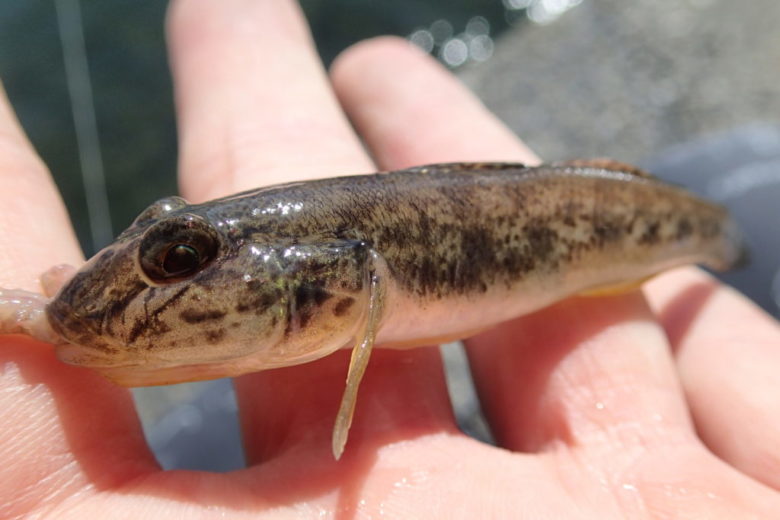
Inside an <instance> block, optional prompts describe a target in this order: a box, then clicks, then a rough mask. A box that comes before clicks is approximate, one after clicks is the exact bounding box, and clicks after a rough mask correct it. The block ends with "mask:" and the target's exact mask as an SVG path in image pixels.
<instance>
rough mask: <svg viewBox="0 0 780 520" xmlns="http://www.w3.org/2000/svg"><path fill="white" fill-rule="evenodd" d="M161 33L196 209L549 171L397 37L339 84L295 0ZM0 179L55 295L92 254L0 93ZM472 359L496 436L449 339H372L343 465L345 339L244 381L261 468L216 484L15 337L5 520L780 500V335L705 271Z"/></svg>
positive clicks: (13, 254)
mask: <svg viewBox="0 0 780 520" xmlns="http://www.w3.org/2000/svg"><path fill="white" fill-rule="evenodd" d="M168 30H169V42H170V52H171V57H172V63H173V74H174V78H175V82H176V101H177V106H178V111H179V128H180V131H181V161H180V171H179V175H180V184H181V187H182V192H183V194H184V195H185V196H186V197H188V198H189V199H191V200H192V201H202V200H205V199H208V198H212V197H216V196H220V195H225V194H228V193H232V192H236V191H239V190H242V189H247V188H251V187H255V186H260V185H266V184H272V183H277V182H283V181H290V180H297V179H302V178H315V177H325V176H332V175H335V174H345V173H361V172H367V171H372V170H375V169H377V168H381V169H396V168H402V167H406V166H410V165H413V164H420V163H430V162H440V161H480V160H519V161H526V162H529V163H531V162H536V161H537V159H536V157H535V156H534V155H533V154H532V153H531V152H530V151H529V150H528V149H527V148H526V147H524V146H523V145H522V143H521V142H520V141H519V140H518V139H517V138H516V137H515V136H513V135H512V134H511V133H510V132H508V131H507V130H506V128H504V127H503V126H502V125H501V124H500V123H499V122H498V121H497V120H496V118H495V117H493V116H492V115H491V114H489V113H488V112H487V111H486V110H485V109H484V108H483V107H482V106H481V105H480V104H479V103H478V102H477V101H476V100H475V99H474V98H473V96H472V95H471V94H470V93H468V92H467V91H466V90H465V89H464V88H463V87H462V86H460V85H459V84H458V83H457V82H456V81H455V80H454V79H453V78H452V77H450V76H449V75H448V74H447V73H446V72H445V71H443V70H442V69H441V68H439V66H437V65H436V64H435V63H433V61H432V60H431V59H429V58H428V57H426V56H424V55H422V54H421V53H419V52H417V51H415V50H414V49H412V48H410V47H409V46H407V45H406V44H405V43H404V42H402V41H398V40H392V39H379V40H373V41H369V42H365V43H362V44H359V45H357V46H355V47H353V48H351V49H349V50H347V51H346V52H345V53H344V54H343V55H342V56H341V57H340V58H339V59H338V60H337V62H336V63H335V64H334V66H333V67H332V69H331V71H330V75H329V76H328V75H326V74H325V73H324V72H323V70H322V68H321V65H320V64H319V62H318V60H317V58H316V55H315V53H314V51H313V48H312V45H311V42H310V39H309V38H310V37H309V35H308V32H307V28H306V25H305V22H304V20H303V18H302V17H301V15H300V12H299V11H298V8H297V6H295V5H294V4H292V3H291V2H287V1H275V2H257V1H247V0H229V1H223V2H213V1H210V0H181V1H177V2H174V4H173V6H172V8H171V12H170V15H169V19H168ZM339 102H340V104H341V106H340V105H339ZM347 117H349V118H350V119H351V120H352V121H353V123H354V126H355V129H356V130H353V129H352V128H351V127H350V125H349V124H348V123H347ZM356 132H357V133H356ZM358 134H359V135H360V136H362V138H363V139H364V141H365V143H366V145H367V148H368V152H366V150H365V149H364V147H362V146H361V144H360V141H359V138H358ZM604 152H605V154H608V153H609V150H605V151H604ZM369 153H370V155H369ZM551 159H552V158H551ZM0 176H1V177H2V180H1V181H0V182H1V183H2V186H3V189H2V190H0V207H2V208H3V212H2V213H0V242H2V243H3V244H5V245H6V246H5V247H3V248H0V287H21V288H25V289H29V290H40V287H39V284H38V277H39V275H40V273H42V272H43V271H45V270H46V269H47V268H49V267H50V266H51V265H52V264H56V263H71V264H76V265H77V264H79V263H80V262H81V261H82V258H81V255H80V252H79V249H78V246H77V244H76V242H75V239H74V236H73V233H72V232H71V230H70V225H69V223H68V220H67V216H66V213H65V211H64V209H63V207H62V204H61V202H60V200H59V197H58V195H57V193H56V190H55V188H54V186H53V184H52V182H51V180H50V178H49V175H48V173H47V171H46V169H45V167H44V165H43V164H42V163H41V162H40V160H39V159H38V158H37V157H36V156H35V154H34V151H33V149H32V148H31V147H30V145H29V143H28V142H27V141H26V139H25V137H24V136H23V134H22V132H21V129H20V128H19V125H18V123H17V122H16V120H15V118H14V116H13V113H12V111H11V108H10V107H9V105H8V103H7V101H5V100H3V102H2V104H0ZM139 209H140V208H139ZM467 348H468V354H469V359H470V361H471V364H472V370H473V372H474V377H475V381H476V385H477V388H478V391H479V394H480V397H481V400H482V403H483V407H484V408H485V412H486V415H487V419H488V421H489V422H490V425H491V427H492V429H493V431H494V433H495V436H496V439H497V441H498V443H499V447H492V446H487V445H484V444H481V443H479V442H477V441H475V440H472V439H470V438H468V437H466V436H465V435H463V434H462V433H460V432H459V431H458V429H457V427H456V425H455V423H454V420H453V416H452V413H451V412H450V407H449V403H448V398H447V394H446V388H445V384H444V380H443V375H442V367H441V360H440V358H439V354H438V351H437V350H436V349H434V348H418V349H414V350H409V351H392V350H383V349H381V348H380V349H377V351H376V352H375V353H374V355H373V358H372V360H371V363H370V366H369V368H368V371H367V373H366V376H365V379H364V381H363V384H362V386H361V392H360V396H359V400H358V407H357V411H356V415H355V419H354V423H353V426H352V430H351V433H350V443H349V445H348V447H347V450H346V452H345V453H344V456H343V457H342V459H341V460H340V461H339V462H336V461H335V460H333V457H332V455H331V452H330V435H331V428H332V425H333V423H332V421H333V417H334V414H335V411H336V409H337V407H338V403H339V399H340V396H341V393H342V391H343V388H344V377H345V374H346V368H347V364H348V356H349V352H346V351H343V352H339V353H337V354H336V355H332V356H329V357H327V358H325V359H323V360H321V361H317V362H314V363H310V364H307V365H303V366H299V367H292V368H286V369H280V370H273V371H267V372H262V373H258V374H252V375H248V376H244V377H241V378H239V379H238V380H237V381H236V383H237V384H236V386H237V392H238V399H239V404H240V414H241V422H242V427H243V435H244V443H245V448H246V453H247V457H248V464H249V467H248V468H247V469H245V470H242V471H237V472H233V473H229V474H209V473H202V472H190V471H167V472H164V471H161V470H160V469H159V467H158V466H157V464H156V462H155V461H154V458H153V457H152V455H151V454H150V452H149V449H148V447H147V446H146V444H145V442H144V439H143V436H142V433H141V430H140V426H139V422H138V418H137V416H136V414H135V411H134V409H133V406H132V403H131V400H130V396H129V393H128V392H127V391H126V390H125V389H122V388H119V387H117V386H114V385H113V384H111V383H109V382H108V381H105V380H104V379H102V378H101V376H99V375H97V374H96V373H94V372H92V371H90V370H88V369H83V368H76V367H71V366H66V365H63V364H61V363H60V362H58V361H57V360H56V359H55V357H54V355H53V350H52V348H51V347H50V346H49V345H46V344H43V343H38V342H35V341H33V340H29V339H25V338H23V337H20V336H16V337H2V338H0V425H2V427H0V462H1V463H0V517H3V518H14V517H21V516H25V515H34V516H36V517H43V518H57V519H67V518H169V517H170V518H182V517H183V515H187V516H186V517H187V518H250V517H251V518H265V517H269V518H292V517H303V518H306V517H313V516H315V515H318V514H322V515H323V516H321V517H323V518H340V519H345V518H370V517H377V516H380V514H385V515H386V516H387V517H401V518H472V517H474V515H475V514H479V515H480V516H481V517H485V518H488V517H496V518H508V517H513V518H522V517H527V518H591V517H592V518H599V519H604V518H626V517H630V518H656V517H660V518H666V517H676V516H679V517H686V518H687V517H701V518H750V517H758V518H770V517H772V516H773V515H774V516H776V515H777V514H778V511H780V494H779V493H778V489H780V442H778V439H780V378H779V377H777V374H778V373H780V330H779V329H778V325H777V323H776V322H775V321H774V320H772V319H771V318H769V317H768V316H766V315H765V314H764V313H762V312H761V311H760V310H758V309H757V308H756V307H755V306H754V305H752V304H751V303H750V302H749V301H747V300H746V299H745V298H744V297H742V296H741V295H739V294H737V293H736V292H734V291H733V290H731V289H729V288H727V287H724V286H722V285H720V284H718V283H717V282H715V281H713V280H712V279H710V278H709V277H707V276H705V275H704V274H702V273H701V272H699V271H697V270H695V269H692V268H691V269H682V270H678V271H675V272H671V273H667V274H665V275H663V276H661V277H659V278H658V279H657V280H655V281H652V282H651V283H650V284H648V285H646V286H645V289H644V291H643V292H640V291H635V292H630V293H626V294H622V295H616V296H612V297H606V298H578V299H571V300H568V301H565V302H562V303H560V304H558V305H555V306H554V307H552V308H549V309H546V310H544V311H541V312H538V313H535V314H533V315H531V316H528V317H525V318H521V319H517V320H514V321H512V322H511V323H507V324H505V325H504V326H501V327H498V328H495V329H493V330H490V331H487V332H484V333H482V334H480V335H479V336H477V337H475V338H473V339H471V340H469V341H468V342H467Z"/></svg>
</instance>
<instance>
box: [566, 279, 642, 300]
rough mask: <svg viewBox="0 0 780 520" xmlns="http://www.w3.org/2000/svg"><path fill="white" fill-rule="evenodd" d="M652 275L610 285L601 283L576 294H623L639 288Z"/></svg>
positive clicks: (597, 295) (587, 295) (589, 295)
mask: <svg viewBox="0 0 780 520" xmlns="http://www.w3.org/2000/svg"><path fill="white" fill-rule="evenodd" d="M652 277H653V276H646V277H644V278H640V279H639V280H630V281H627V282H620V283H616V284H612V285H602V286H599V287H594V288H592V289H587V290H585V291H582V292H581V293H577V296H585V297H588V298H590V297H596V298H597V297H599V296H614V295H616V294H624V293H627V292H631V291H633V290H636V289H639V288H640V287H641V286H642V284H643V283H645V282H646V281H648V280H649V279H650V278H652Z"/></svg>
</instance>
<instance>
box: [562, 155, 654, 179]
mask: <svg viewBox="0 0 780 520" xmlns="http://www.w3.org/2000/svg"><path fill="white" fill-rule="evenodd" d="M555 166H568V167H569V168H593V169H597V170H607V171H611V172H620V173H627V174H629V175H636V176H637V177H642V178H643V179H653V180H657V179H656V177H655V176H653V175H651V174H649V173H647V172H646V171H644V170H643V169H641V168H638V167H636V166H634V165H633V164H628V163H624V162H620V161H616V160H614V159H608V158H606V157H599V158H596V159H572V160H570V161H563V162H559V163H555Z"/></svg>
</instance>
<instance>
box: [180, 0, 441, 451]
mask: <svg viewBox="0 0 780 520" xmlns="http://www.w3.org/2000/svg"><path fill="white" fill-rule="evenodd" d="M169 22H170V23H169V30H170V40H171V47H172V51H171V52H172V58H173V60H172V61H173V63H174V75H175V83H176V91H177V101H178V105H179V107H180V109H181V113H182V114H181V118H180V126H181V133H182V136H181V140H182V154H183V157H182V165H181V172H182V184H183V187H184V188H185V189H186V191H187V192H188V193H190V194H192V196H193V197H194V198H195V199H202V198H206V197H210V196H215V195H221V194H225V193H228V192H231V191H235V190H237V189H242V188H248V187H252V186H260V185H263V184H270V183H273V182H279V181H289V180H299V179H306V178H312V177H318V176H332V175H340V174H347V173H360V172H366V171H371V170H373V165H372V164H371V161H370V159H369V158H368V156H367V155H366V154H365V152H364V150H363V148H362V145H361V144H360V142H359V140H358V139H357V138H356V137H355V135H354V134H353V132H352V130H351V128H350V126H349V124H348V122H347V120H346V118H345V117H344V115H343V113H342V112H341V110H340V108H339V106H338V102H337V100H336V99H335V97H334V95H333V93H332V91H331V88H330V85H329V84H328V81H327V78H326V76H325V75H324V73H323V69H322V66H321V64H320V63H319V61H318V59H317V57H316V53H315V52H314V50H313V46H312V43H311V39H310V37H309V34H308V32H307V30H306V26H305V21H304V19H303V17H302V16H301V14H300V12H299V11H298V8H297V7H296V6H295V4H294V3H292V2H289V1H283V2H281V1H280V2H247V1H237V0H231V1H228V2H210V1H203V0H189V1H178V2H176V3H174V6H173V10H172V12H171V15H170V19H169ZM276 49H284V52H277V51H276ZM204 186H205V187H204ZM416 357H417V354H415V353H412V354H403V353H402V354H398V353H387V354H385V355H380V356H375V359H372V360H371V363H370V366H372V367H374V369H375V370H379V371H382V370H383V369H382V366H383V365H385V364H387V365H388V366H393V365H394V364H397V363H400V362H401V360H406V361H404V363H408V362H409V361H408V360H409V359H413V358H416ZM396 359H397V360H398V361H396ZM415 363H416V364H417V365H425V366H429V367H430V369H431V370H432V371H434V370H436V369H437V368H438V366H439V360H438V355H437V354H434V355H433V356H431V355H427V356H426V355H421V356H420V358H419V360H418V361H415ZM348 365H349V359H348V358H347V357H344V356H339V355H336V356H334V358H333V360H331V359H328V360H323V361H322V362H320V363H315V364H312V365H311V366H303V367H298V368H291V369H285V370H277V371H266V372H262V373H258V374H253V375H252V376H247V377H246V378H241V379H240V380H238V381H237V385H236V386H237V395H238V398H239V403H240V405H241V414H242V423H243V424H244V428H245V431H246V432H247V433H246V434H245V435H244V438H245V442H246V444H247V452H248V454H249V460H250V462H256V461H259V460H266V459H268V458H272V457H273V456H274V454H275V453H276V452H278V451H280V450H283V449H284V446H281V445H279V443H277V442H275V441H274V439H275V438H293V439H298V438H299V437H298V436H299V435H300V433H301V432H300V431H298V428H299V426H298V423H297V421H302V422H304V423H306V424H308V423H310V422H312V421H314V419H312V418H316V421H320V422H321V424H322V425H327V428H324V427H323V429H322V430H320V429H306V430H304V431H306V432H309V433H307V435H311V436H312V438H313V437H314V436H315V435H316V445H317V446H319V447H323V448H324V449H325V451H324V452H322V455H323V456H324V457H325V460H326V461H330V460H332V455H330V453H329V452H328V451H327V449H328V447H329V446H330V429H331V428H332V426H333V420H334V418H335V415H336V412H337V410H338V404H339V399H340V396H341V393H342V392H343V390H344V379H345V377H346V373H347V367H348ZM424 372H425V371H420V373H424ZM415 373H417V372H415ZM370 378H371V375H370V372H369V374H368V375H366V377H365V378H364V383H363V385H361V386H363V388H361V391H360V394H359V397H358V403H357V408H356V412H355V418H354V422H353V425H352V429H351V434H350V442H349V444H348V446H347V452H346V454H345V457H349V456H350V455H349V454H350V453H354V451H355V448H354V446H356V444H357V443H358V440H356V439H360V438H361V433H360V432H361V431H363V430H371V429H372V428H373V426H372V423H371V422H367V420H366V413H367V412H368V413H369V415H370V404H367V403H370V402H371V401H372V395H373V394H374V393H376V394H377V396H379V395H381V394H383V393H386V392H389V393H391V394H392V395H393V397H394V398H396V399H397V402H403V403H404V405H403V406H400V405H398V406H396V405H394V404H393V405H391V404H388V405H387V406H383V407H382V410H383V413H386V414H388V415H390V416H392V417H393V420H394V421H400V422H403V421H404V417H409V416H414V417H416V414H415V412H414V409H410V407H409V406H408V403H409V402H412V400H413V399H416V402H417V404H418V406H421V407H423V408H424V402H426V400H429V399H430V400H433V401H435V402H438V401H439V400H441V399H442V398H444V399H446V387H445V385H444V384H443V383H442V382H441V381H440V380H438V379H436V378H430V379H426V378H423V380H422V381H421V383H420V384H424V385H426V388H429V389H430V390H429V391H428V392H425V393H424V395H422V396H418V395H417V391H418V390H419V385H416V386H415V385H411V384H409V385H406V387H405V388H404V387H401V388H399V387H396V386H394V385H393V386H392V387H391V388H387V387H383V386H382V385H378V386H371V385H370V384H367V383H368V381H367V380H368V379H370ZM313 380H316V381H318V384H317V385H315V386H311V387H310V388H309V387H307V386H306V384H305V383H306V382H307V381H313ZM301 382H303V383H304V385H303V388H299V387H300V386H301ZM277 388H280V389H287V388H295V391H294V392H293V393H291V394H288V392H287V391H286V390H279V391H276V390H274V389H277ZM304 388H308V390H304ZM366 388H368V390H367V389H366ZM372 388H373V389H374V390H373V391H372V390H371V389H372ZM263 389H267V390H263ZM281 391H284V392H285V393H284V395H285V396H287V397H285V399H280V396H279V393H278V392H281ZM377 398H378V397H377ZM325 401H326V402H325ZM392 402H393V403H394V402H396V401H392ZM280 403H283V406H280ZM291 415H292V416H293V417H295V418H298V419H295V420H293V419H291V418H290V416H291ZM316 421H315V422H316ZM451 424H452V421H451V418H450V419H449V422H447V423H446V424H444V425H443V426H442V427H443V428H444V427H448V426H451ZM256 425H262V429H263V431H262V432H261V431H258V429H259V428H260V427H259V426H258V427H257V428H256ZM325 430H328V431H327V433H325ZM409 434H410V435H412V434H413V432H411V431H410V432H409ZM307 438H309V437H307Z"/></svg>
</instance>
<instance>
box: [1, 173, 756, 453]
mask: <svg viewBox="0 0 780 520" xmlns="http://www.w3.org/2000/svg"><path fill="white" fill-rule="evenodd" d="M742 254H743V247H742V239H741V237H740V234H739V232H738V230H737V228H736V226H735V224H734V222H733V221H732V220H731V219H730V218H729V216H728V214H727V213H726V211H725V210H724V209H723V208H722V207H720V206H718V205H715V204H713V203H711V202H708V201H705V200H702V199H700V198H698V197H696V196H694V195H692V194H691V193H689V192H687V191H685V190H683V189H681V188H679V187H676V186H672V185H669V184H666V183H663V182H661V181H659V180H657V179H655V178H653V177H652V176H650V175H649V174H647V173H645V172H643V171H641V170H639V169H637V168H635V167H633V166H628V165H625V164H621V163H617V162H614V161H609V160H603V159H602V160H577V161H570V162H563V163H554V164H548V165H542V166H537V167H526V166H523V165H521V164H508V163H484V164H464V163H454V164H435V165H429V166H420V167H416V168H411V169H408V170H403V171H396V172H387V173H377V174H370V175H361V176H349V177H337V178H331V179H323V180H314V181H308V182H294V183H290V184H283V185H279V186H272V187H268V188H261V189H257V190H253V191H247V192H244V193H239V194H237V195H233V196H229V197H225V198H222V199H218V200H214V201H210V202H206V203H203V204H193V205H191V204H188V203H187V202H186V201H185V200H184V199H182V198H180V197H169V198H166V199H163V200H160V201H158V202H157V203H155V204H153V205H152V206H150V207H149V208H147V209H146V210H145V211H144V212H143V213H141V214H140V215H139V216H138V218H137V219H136V220H135V221H134V222H133V223H132V225H131V226H130V227H129V228H128V229H127V230H125V231H124V232H123V233H122V234H121V235H119V237H118V238H117V239H116V241H115V242H114V243H113V244H112V245H110V246H108V247H106V248H105V249H103V250H102V251H100V252H99V253H98V254H96V255H95V256H94V257H93V258H92V259H91V260H89V261H88V262H87V263H86V264H85V265H84V266H83V267H82V268H81V269H80V270H79V271H78V272H77V273H76V274H75V275H74V276H73V277H72V278H71V279H70V280H69V281H68V282H67V283H65V284H64V285H63V286H62V288H61V289H60V290H59V292H57V294H56V295H55V296H54V297H53V298H52V299H51V300H50V301H48V300H46V299H45V298H43V297H41V296H39V295H30V294H26V295H25V294H23V293H19V292H14V291H0V327H2V328H0V331H3V332H5V333H14V332H19V331H23V332H26V333H28V334H31V335H34V336H36V337H38V338H40V339H44V340H47V341H53V342H55V343H57V355H58V357H59V359H61V360H62V361H64V362H66V363H71V364H74V365H82V366H87V367H90V368H93V369H95V370H97V371H99V372H101V373H102V374H104V375H105V376H106V377H108V378H109V379H111V380H113V381H115V382H117V383H118V384H122V385H126V386H140V385H158V384H170V383H179V382H183V381H193V380H202V379H210V378H216V377H226V376H237V375H239V374H244V373H248V372H255V371H258V370H264V369H269V368H275V367H282V366H289V365H296V364H299V363H306V362H308V361H312V360H314V359H317V358H320V357H323V356H326V355H328V354H330V353H331V352H333V351H335V350H337V349H339V348H342V347H344V346H349V345H354V347H353V351H352V358H351V362H350V366H349V370H348V375H347V385H346V390H345V393H344V397H343V399H342V403H341V407H340V410H339V412H338V415H337V419H336V425H335V427H334V436H333V446H332V449H333V453H334V456H335V457H336V458H339V457H340V455H341V453H342V451H343V449H344V445H345V443H346V439H347V432H348V430H349V427H350V424H351V421H352V415H353V411H354V407H355V401H356V398H357V390H358V385H359V383H360V380H361V378H362V376H363V373H364V372H365V369H366V365H367V363H368V360H369V357H370V354H371V349H372V347H373V345H374V343H383V344H389V345H391V346H395V347H398V348H408V347H413V346H418V345H426V344H431V343H433V342H441V341H442V340H444V339H447V340H454V339H458V338H463V337H467V336H468V335H470V334H472V333H473V332H474V331H475V330H479V329H484V328H485V327H487V326H490V325H495V324H498V323H500V322H503V321H506V320H509V319H511V318H514V317H516V316H520V315H522V314H525V313H529V312H531V311H534V310H537V309H540V308H542V307H545V306H547V305H550V304H552V303H554V302H556V301H558V300H561V299H563V298H566V297H567V296H570V295H574V294H580V293H585V292H590V293H594V292H595V293H599V292H608V291H613V290H618V289H625V288H626V287H628V286H636V285H637V284H638V283H640V282H641V281H643V280H645V279H647V278H648V277H650V276H652V275H654V274H656V273H659V272H661V271H663V270H665V269H668V268H670V267H674V266H678V265H682V264H691V263H701V264H704V265H706V266H708V267H711V268H713V269H716V270H722V269H727V268H729V267H731V266H733V265H734V264H736V263H737V262H738V261H739V260H740V258H742Z"/></svg>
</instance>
